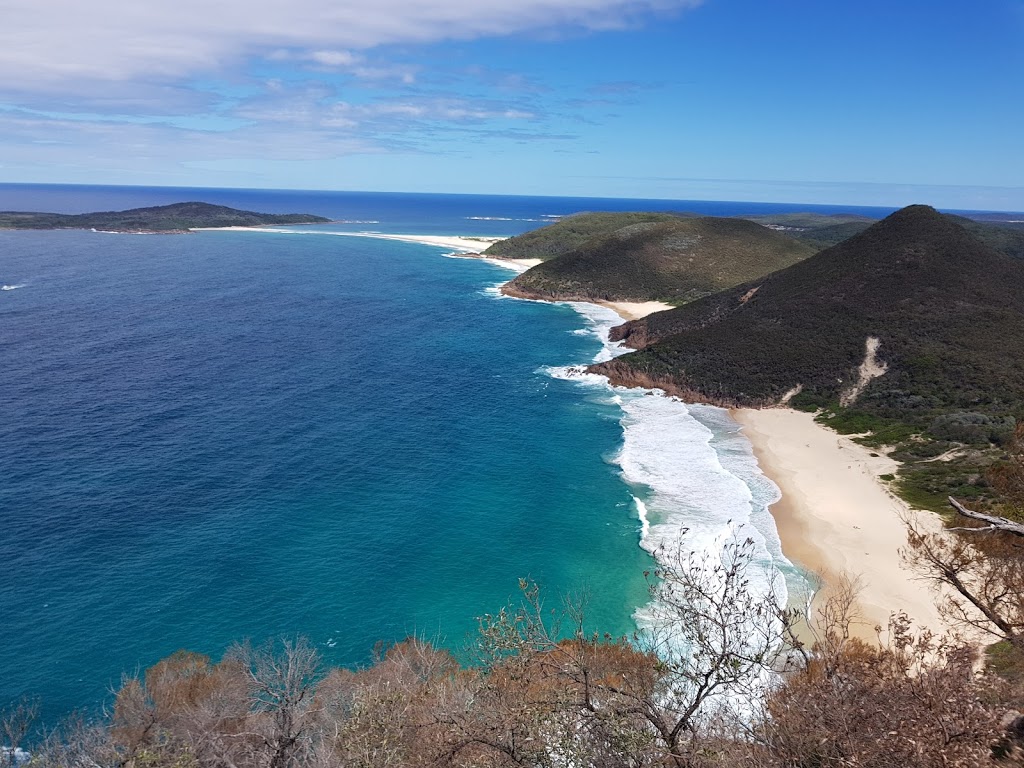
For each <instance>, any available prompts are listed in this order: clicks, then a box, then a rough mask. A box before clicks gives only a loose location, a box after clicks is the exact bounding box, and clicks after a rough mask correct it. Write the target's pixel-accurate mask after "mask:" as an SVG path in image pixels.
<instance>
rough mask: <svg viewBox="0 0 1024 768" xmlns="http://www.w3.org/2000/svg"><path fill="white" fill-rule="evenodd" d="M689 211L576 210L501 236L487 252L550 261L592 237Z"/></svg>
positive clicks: (496, 255) (667, 218) (665, 219)
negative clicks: (528, 230)
mask: <svg viewBox="0 0 1024 768" xmlns="http://www.w3.org/2000/svg"><path fill="white" fill-rule="evenodd" d="M686 215H687V214H672V213H640V212H637V213H576V214H573V215H572V216H566V217H564V218H562V219H559V220H558V221H556V222H555V223H553V224H548V225H547V226H545V227H540V228H539V229H534V230H532V231H530V232H525V233H523V234H521V235H516V236H515V237H510V238H508V239H507V240H499V241H498V242H496V243H495V244H494V245H492V246H491V247H490V248H488V249H487V250H486V251H484V255H486V256H494V257H496V258H504V259H542V260H544V261H547V260H548V259H553V258H554V257H556V256H561V255H562V254H563V253H568V252H569V251H571V250H573V249H574V248H578V247H579V246H581V245H583V244H584V243H585V242H587V241H588V240H591V239H593V238H595V237H602V236H604V235H608V234H611V233H612V232H614V231H615V230H617V229H622V228H623V227H627V226H630V225H631V224H643V223H652V222H664V221H676V220H678V219H679V218H680V217H681V216H686Z"/></svg>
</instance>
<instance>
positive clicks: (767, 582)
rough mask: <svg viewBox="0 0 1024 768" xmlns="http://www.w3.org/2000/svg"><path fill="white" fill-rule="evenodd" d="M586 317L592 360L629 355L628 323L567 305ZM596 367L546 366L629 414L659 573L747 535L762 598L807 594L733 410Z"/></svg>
mask: <svg viewBox="0 0 1024 768" xmlns="http://www.w3.org/2000/svg"><path fill="white" fill-rule="evenodd" d="M566 303H568V304H569V305H570V306H571V307H572V308H573V309H575V310H576V311H577V312H579V313H580V314H581V315H582V316H583V317H584V318H585V319H586V328H585V329H583V330H584V332H585V333H589V334H592V335H593V336H595V337H596V338H597V339H598V340H600V342H601V348H600V350H599V351H598V352H597V354H596V355H595V356H594V359H593V361H592V362H603V361H605V360H610V359H612V358H613V357H617V356H618V355H621V354H624V353H626V352H629V351H630V350H629V349H628V348H626V347H623V346H622V344H620V343H617V342H611V341H609V331H610V329H611V328H612V327H614V326H615V325H618V324H619V323H621V322H622V320H621V318H619V316H618V315H617V314H616V313H615V312H613V311H612V310H610V309H607V308H605V307H602V306H598V305H595V304H587V303H581V302H566ZM586 368H587V365H585V364H584V365H562V366H555V365H553V366H546V367H544V368H542V369H541V370H542V372H543V373H545V374H546V375H548V376H551V377H552V378H554V379H560V380H567V381H573V382H575V383H577V384H579V385H581V386H585V387H587V388H588V389H594V388H604V389H606V390H607V391H608V392H609V393H610V394H611V395H612V396H611V397H610V398H609V400H608V403H609V404H614V405H617V406H618V407H619V408H620V409H621V411H622V416H621V419H620V423H621V424H622V428H623V444H622V448H621V449H620V451H619V453H618V455H617V456H616V457H615V459H614V461H615V463H617V464H618V465H619V467H620V468H621V470H622V477H623V479H624V480H625V482H626V483H627V484H628V485H629V486H630V488H631V489H632V491H633V498H634V500H635V503H636V509H637V515H638V518H639V519H640V541H639V543H640V546H641V547H643V548H644V549H645V550H646V551H647V552H649V553H651V555H652V556H653V557H655V558H656V559H657V560H658V562H659V566H661V567H663V568H671V567H673V566H678V565H679V558H677V557H676V556H677V555H679V554H680V553H682V554H685V553H687V552H696V553H699V554H700V555H701V556H703V557H706V558H708V560H709V562H711V563H713V562H716V561H717V560H718V559H719V558H720V557H721V556H722V554H723V552H724V550H725V548H726V547H727V546H728V543H729V542H730V541H731V540H733V539H735V538H736V537H740V538H741V539H745V538H748V537H749V538H750V539H752V540H753V542H754V551H755V553H754V563H753V567H752V568H751V569H750V572H749V573H748V576H749V580H750V588H751V589H752V590H753V591H754V592H755V593H756V594H758V595H767V594H769V593H772V594H774V595H775V596H776V597H777V598H778V599H779V601H780V603H782V604H784V603H785V602H786V601H787V597H788V592H789V590H790V589H792V588H794V587H797V588H800V589H802V590H804V591H806V582H805V581H804V580H803V578H802V576H801V575H800V573H799V571H798V570H797V569H796V568H795V567H794V566H793V565H792V564H791V563H790V562H789V561H788V560H787V559H786V558H785V556H784V555H783V554H782V547H781V543H780V541H779V536H778V532H777V530H776V527H775V521H774V519H773V518H772V516H771V514H770V512H769V506H770V505H771V504H773V503H774V502H776V501H778V499H779V498H780V495H781V494H780V492H779V489H778V487H777V486H776V485H775V484H774V483H773V482H772V481H771V480H770V479H769V478H767V477H766V476H765V475H764V474H763V473H762V472H761V470H760V469H759V467H758V465H757V461H756V459H755V458H754V454H753V448H752V446H751V445H750V442H749V441H748V440H747V439H746V437H744V436H743V434H742V432H741V431H740V428H739V425H738V424H736V423H735V422H734V421H733V420H732V419H731V418H730V417H729V414H728V412H727V411H725V410H723V409H721V408H715V407H712V406H705V405H689V404H687V403H684V402H682V401H681V400H679V399H678V398H674V397H668V396H665V394H664V393H662V392H661V391H660V390H643V389H627V388H623V387H611V386H609V384H608V380H607V379H606V378H605V377H604V376H599V375H596V374H592V373H588V372H587V371H586ZM635 617H636V620H637V623H638V625H640V626H641V628H643V627H649V626H652V625H653V624H655V623H657V622H659V621H661V620H663V618H664V610H663V606H660V605H659V604H658V603H651V604H649V605H646V606H643V607H642V608H640V609H639V610H638V611H637V613H636V615H635Z"/></svg>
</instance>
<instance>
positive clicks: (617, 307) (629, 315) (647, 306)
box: [596, 301, 675, 320]
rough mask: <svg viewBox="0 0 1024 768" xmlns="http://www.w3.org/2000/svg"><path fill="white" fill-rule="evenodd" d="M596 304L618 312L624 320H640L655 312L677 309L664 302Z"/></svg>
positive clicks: (603, 302)
mask: <svg viewBox="0 0 1024 768" xmlns="http://www.w3.org/2000/svg"><path fill="white" fill-rule="evenodd" d="M596 303H597V304H600V305H601V306H602V307H608V309H612V310H614V311H616V312H618V313H619V317H621V318H622V319H623V320H639V319H640V318H641V317H647V316H648V315H653V314H654V313H655V312H664V311H665V310H666V309H675V307H673V306H672V305H671V304H666V303H665V302H663V301H598V302H596Z"/></svg>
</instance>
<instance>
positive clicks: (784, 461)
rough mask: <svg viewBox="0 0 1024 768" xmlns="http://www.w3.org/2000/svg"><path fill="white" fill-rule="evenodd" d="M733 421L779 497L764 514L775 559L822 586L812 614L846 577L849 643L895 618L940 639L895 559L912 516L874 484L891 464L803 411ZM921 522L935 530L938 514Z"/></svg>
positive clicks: (928, 598) (754, 413)
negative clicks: (777, 547)
mask: <svg viewBox="0 0 1024 768" xmlns="http://www.w3.org/2000/svg"><path fill="white" fill-rule="evenodd" d="M731 414H732V416H733V418H734V419H736V421H737V422H739V423H740V424H741V425H742V427H743V433H744V434H745V435H746V436H747V438H748V439H749V440H750V442H751V443H752V444H753V447H754V454H755V456H756V457H757V461H758V464H759V465H760V467H761V470H762V471H763V472H764V473H765V474H766V475H767V476H768V477H770V478H771V479H772V480H773V481H774V482H775V484H776V485H778V486H779V488H780V490H781V491H782V499H781V500H780V501H779V502H777V503H776V504H774V505H772V509H771V511H772V515H773V516H774V517H775V522H776V526H777V528H778V531H779V538H780V539H781V540H782V550H783V553H784V554H785V555H786V557H787V558H789V559H790V560H791V561H792V562H794V563H796V564H797V565H799V566H800V567H801V568H803V569H804V570H806V571H808V572H811V573H816V574H818V576H819V577H820V579H821V581H822V587H823V588H822V590H821V591H820V592H819V594H818V595H816V597H815V606H812V612H813V611H814V610H815V608H816V606H818V605H820V604H821V602H822V601H823V600H824V599H825V596H826V595H827V594H828V592H829V588H830V586H834V585H835V583H836V580H837V578H838V577H839V576H840V574H843V573H845V574H847V575H849V576H851V577H859V579H860V582H861V585H860V586H861V591H860V594H859V598H858V604H857V608H858V613H859V618H858V621H857V624H856V626H855V632H854V634H855V635H856V636H857V637H860V638H862V639H865V640H870V641H873V640H875V637H876V635H875V631H874V627H875V626H881V627H883V628H885V626H886V625H887V623H888V620H889V615H890V613H892V612H894V611H897V610H903V611H904V612H906V614H907V615H908V616H909V617H910V618H911V620H912V621H913V622H914V623H915V624H917V625H919V626H923V627H927V628H928V629H931V630H932V631H934V632H936V633H941V632H943V631H945V630H946V629H947V625H946V623H945V621H944V620H943V619H942V617H941V616H940V615H939V612H938V609H937V608H936V605H935V603H936V597H935V594H934V592H932V590H931V589H930V587H929V586H928V585H927V584H926V583H924V582H922V581H919V580H917V579H916V578H915V574H914V573H913V572H912V571H910V570H909V569H908V568H907V567H906V566H905V565H904V564H903V561H902V559H901V558H900V555H899V549H900V548H901V547H903V546H905V545H906V542H907V535H906V528H905V526H904V524H903V521H902V520H901V519H900V515H901V514H905V513H907V512H909V510H910V508H909V507H908V506H907V504H906V503H905V502H903V501H902V500H900V499H898V498H896V497H895V496H894V495H892V494H891V493H890V492H889V491H888V490H887V489H886V488H885V485H884V481H882V480H880V479H879V476H880V475H884V474H895V472H896V469H897V467H898V464H897V462H895V461H893V460H892V459H889V458H888V457H886V456H884V455H879V454H877V453H875V452H874V451H872V450H870V449H868V448H865V447H864V446H862V445H859V444H858V443H855V442H853V441H852V440H851V439H849V438H848V437H844V436H843V435H840V434H838V433H836V432H833V431H832V430H830V429H828V428H827V427H824V426H822V425H821V424H818V423H816V422H815V421H814V417H813V415H812V414H809V413H803V412H800V411H794V410H790V409H787V408H767V409H764V410H752V409H737V410H733V411H732V412H731ZM873 454H874V455H873ZM920 514H921V515H922V518H921V519H922V520H930V522H931V523H932V524H933V525H934V526H935V528H936V529H939V528H940V527H941V523H940V520H939V518H938V516H937V515H935V514H933V513H927V512H922V513H920ZM925 516H926V517H925Z"/></svg>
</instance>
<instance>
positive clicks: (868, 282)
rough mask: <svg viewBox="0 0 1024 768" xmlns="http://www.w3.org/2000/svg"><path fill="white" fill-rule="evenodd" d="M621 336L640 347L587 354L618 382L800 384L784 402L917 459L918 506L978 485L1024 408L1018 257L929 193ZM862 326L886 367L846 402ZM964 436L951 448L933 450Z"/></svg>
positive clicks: (745, 387)
mask: <svg viewBox="0 0 1024 768" xmlns="http://www.w3.org/2000/svg"><path fill="white" fill-rule="evenodd" d="M755 288H756V289H757V290H756V292H755V293H754V294H753V295H752V296H749V298H747V300H746V301H745V302H744V301H743V298H744V296H748V295H749V292H750V291H751V290H753V289H755ZM617 334H618V335H619V336H620V337H624V338H626V339H627V342H628V343H630V344H631V345H633V346H642V347H644V349H642V351H640V352H636V353H633V354H630V355H627V356H625V357H621V358H618V359H617V360H615V361H612V362H611V363H607V364H604V365H602V366H597V367H596V369H597V370H598V372H601V373H607V374H610V375H611V377H612V378H613V380H616V381H619V382H621V383H625V384H643V383H645V382H646V383H648V384H662V385H665V386H668V387H670V388H673V389H675V391H678V392H681V393H683V394H685V395H686V396H687V397H692V398H699V399H703V400H708V401H711V402H719V403H723V404H739V405H764V404H769V403H774V402H778V401H779V400H780V398H782V397H783V395H784V394H785V393H786V392H788V391H789V390H790V389H792V388H793V387H795V386H797V385H801V386H802V387H803V392H802V393H801V394H800V395H799V396H797V397H796V398H794V399H793V401H792V404H793V405H796V406H802V407H807V408H818V407H820V408H825V409H827V411H826V414H825V418H830V419H831V423H832V424H833V426H836V427H838V428H840V429H841V430H843V431H850V432H862V431H866V430H874V431H876V432H877V433H878V434H877V435H876V438H875V439H876V442H883V441H884V442H890V443H896V444H897V445H898V451H899V456H898V458H902V459H904V460H909V461H910V462H911V464H910V465H909V466H908V469H907V472H906V473H905V475H904V476H903V477H902V478H901V483H902V490H903V491H904V493H905V495H908V496H914V497H915V498H914V499H913V500H914V501H915V502H916V503H918V504H922V505H924V506H934V505H935V504H937V503H939V500H940V499H941V498H942V497H943V496H944V495H945V493H946V492H948V491H953V490H955V491H957V492H961V491H962V492H963V494H962V495H965V496H967V497H968V498H971V497H979V496H983V495H984V493H985V489H984V482H983V480H982V479H981V477H980V476H981V470H982V469H983V468H984V466H985V464H986V463H989V462H990V461H992V460H993V452H994V451H997V450H998V449H997V448H995V447H993V446H994V443H993V440H994V441H995V443H996V444H997V443H998V441H999V439H1000V436H1001V435H1003V434H1005V433H1006V430H1007V425H1008V424H1012V421H1010V419H1012V418H1013V417H1018V418H1019V417H1022V416H1024V343H1022V342H1024V262H1022V261H1019V260H1015V259H1011V258H1009V257H1007V256H1006V255H1004V254H1001V253H999V252H997V251H995V250H993V249H991V248H989V247H988V246H986V245H985V244H984V243H981V242H980V241H978V240H977V239H976V238H975V237H973V236H972V235H971V234H970V233H968V232H967V231H966V230H965V229H963V228H962V227H960V226H959V225H957V224H956V223H955V222H954V221H951V220H950V219H948V218H946V217H943V216H942V215H940V214H938V213H936V212H935V211H933V210H932V209H930V208H926V207H924V206H913V207H911V208H907V209H904V210H903V211H900V212H898V213H896V214H893V215H892V216H890V217H889V218H887V219H885V220H884V221H883V222H880V223H879V224H876V225H874V226H873V227H871V228H870V229H869V230H867V231H865V232H863V233H861V234H860V235H857V236H855V237H854V238H852V239H850V240H848V241H846V242H844V243H842V244H840V245H838V246H836V247H834V248H831V249H828V250H826V251H823V252H821V253H819V254H817V255H816V256H814V257H812V258H810V259H807V260H806V261H803V262H801V263H799V264H796V265H794V266H792V267H789V268H788V269H785V270H782V271H780V272H777V273H775V274H772V275H769V276H768V277H766V278H764V279H762V280H758V281H755V282H752V283H747V284H745V285H742V286H739V287H737V288H734V289H731V290H728V291H724V292H722V293H720V294H716V295H714V296H710V297H708V298H706V299H704V300H701V301H699V302H695V303H693V304H690V305H687V306H685V307H681V308H678V309H675V310H672V311H669V312H662V313H658V314H656V315H652V316H650V317H648V318H645V319H644V320H640V321H634V322H632V323H627V324H626V325H624V326H621V327H620V329H619V330H618V331H617ZM868 336H877V337H878V338H879V339H880V340H881V347H880V350H879V357H880V358H881V359H882V360H883V361H884V362H885V363H886V364H887V365H888V366H889V370H888V372H887V373H886V374H885V375H884V376H882V377H880V378H878V379H875V380H874V381H873V382H872V383H871V384H870V385H869V386H868V387H867V388H866V390H865V391H864V392H863V394H862V395H861V396H860V398H859V399H858V400H857V402H856V403H855V405H854V406H852V407H849V408H840V407H838V400H839V396H840V393H841V392H842V391H843V390H844V388H846V387H847V386H849V384H850V383H851V382H852V381H854V380H855V379H856V376H857V368H858V366H859V365H860V363H861V361H862V360H863V358H864V348H865V340H866V338H867V337H868ZM958 447H959V448H960V449H961V450H960V454H959V458H958V459H957V460H955V461H952V462H930V461H927V460H928V459H931V458H934V457H935V456H937V455H939V454H941V453H943V452H944V451H945V450H949V449H955V448H958Z"/></svg>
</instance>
